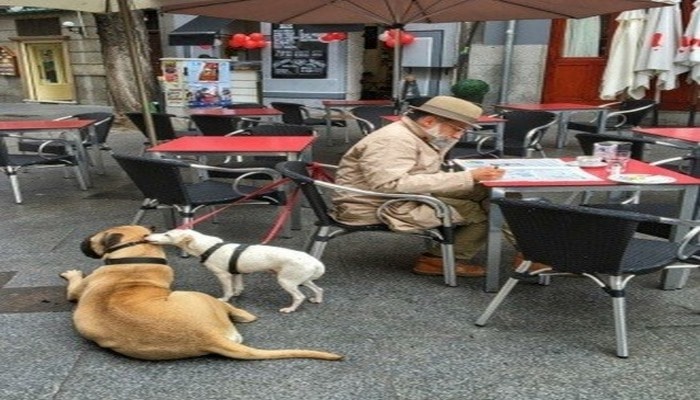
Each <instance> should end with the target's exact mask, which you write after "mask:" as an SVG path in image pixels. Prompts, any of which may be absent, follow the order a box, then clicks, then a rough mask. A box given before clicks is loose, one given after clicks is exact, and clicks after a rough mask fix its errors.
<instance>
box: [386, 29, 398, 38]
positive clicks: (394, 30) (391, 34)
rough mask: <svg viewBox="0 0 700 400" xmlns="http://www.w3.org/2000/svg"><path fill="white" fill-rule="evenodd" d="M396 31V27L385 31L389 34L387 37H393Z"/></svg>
mask: <svg viewBox="0 0 700 400" xmlns="http://www.w3.org/2000/svg"><path fill="white" fill-rule="evenodd" d="M397 31H398V29H389V30H388V31H387V34H388V35H389V37H391V38H395V37H396V33H397Z"/></svg>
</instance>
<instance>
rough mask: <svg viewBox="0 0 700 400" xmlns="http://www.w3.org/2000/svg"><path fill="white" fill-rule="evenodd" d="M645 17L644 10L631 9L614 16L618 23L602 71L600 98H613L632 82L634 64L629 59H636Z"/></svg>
mask: <svg viewBox="0 0 700 400" xmlns="http://www.w3.org/2000/svg"><path fill="white" fill-rule="evenodd" d="M646 17H647V13H646V11H645V10H631V11H625V12H623V13H620V15H619V16H618V17H617V18H616V20H617V22H618V25H617V29H616V30H615V34H614V35H613V38H612V43H611V45H610V53H609V55H608V62H607V64H606V65H605V71H604V72H603V80H602V84H601V88H600V98H601V99H603V100H615V99H617V97H618V96H619V95H620V94H621V93H622V92H624V91H625V90H626V89H627V88H629V87H632V85H633V84H634V64H633V63H631V62H630V60H636V59H637V54H638V52H639V48H640V47H641V44H642V32H643V30H644V22H645V21H646Z"/></svg>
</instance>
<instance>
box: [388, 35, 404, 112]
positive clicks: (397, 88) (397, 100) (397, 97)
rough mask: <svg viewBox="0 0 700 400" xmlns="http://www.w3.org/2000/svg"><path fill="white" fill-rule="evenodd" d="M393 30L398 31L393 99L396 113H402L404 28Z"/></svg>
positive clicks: (395, 46)
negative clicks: (402, 39) (402, 40)
mask: <svg viewBox="0 0 700 400" xmlns="http://www.w3.org/2000/svg"><path fill="white" fill-rule="evenodd" d="M391 29H396V31H395V32H396V38H395V39H396V40H395V43H396V44H395V45H394V65H393V72H392V74H393V80H394V84H393V87H392V92H393V93H392V95H391V98H392V99H393V100H394V112H395V113H396V114H399V112H401V35H402V34H403V26H393V27H392V28H391Z"/></svg>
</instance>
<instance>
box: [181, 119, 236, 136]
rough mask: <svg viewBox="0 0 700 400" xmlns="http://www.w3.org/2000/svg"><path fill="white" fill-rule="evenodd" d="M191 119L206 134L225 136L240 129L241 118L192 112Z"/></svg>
mask: <svg viewBox="0 0 700 400" xmlns="http://www.w3.org/2000/svg"><path fill="white" fill-rule="evenodd" d="M190 119H191V120H192V122H193V123H194V126H196V127H197V129H199V131H200V132H201V133H202V135H204V136H224V135H228V134H229V133H231V132H234V131H236V130H238V123H239V121H240V119H239V118H235V117H229V116H223V115H200V114H192V115H190Z"/></svg>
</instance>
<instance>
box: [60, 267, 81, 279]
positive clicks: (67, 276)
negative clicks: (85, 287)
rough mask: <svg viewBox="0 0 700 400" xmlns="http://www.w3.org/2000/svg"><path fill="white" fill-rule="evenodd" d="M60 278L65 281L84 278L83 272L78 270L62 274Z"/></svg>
mask: <svg viewBox="0 0 700 400" xmlns="http://www.w3.org/2000/svg"><path fill="white" fill-rule="evenodd" d="M59 276H60V277H61V278H63V279H68V280H70V279H71V278H82V277H83V271H80V270H77V269H71V270H68V271H66V272H62V273H60V274H59Z"/></svg>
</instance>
